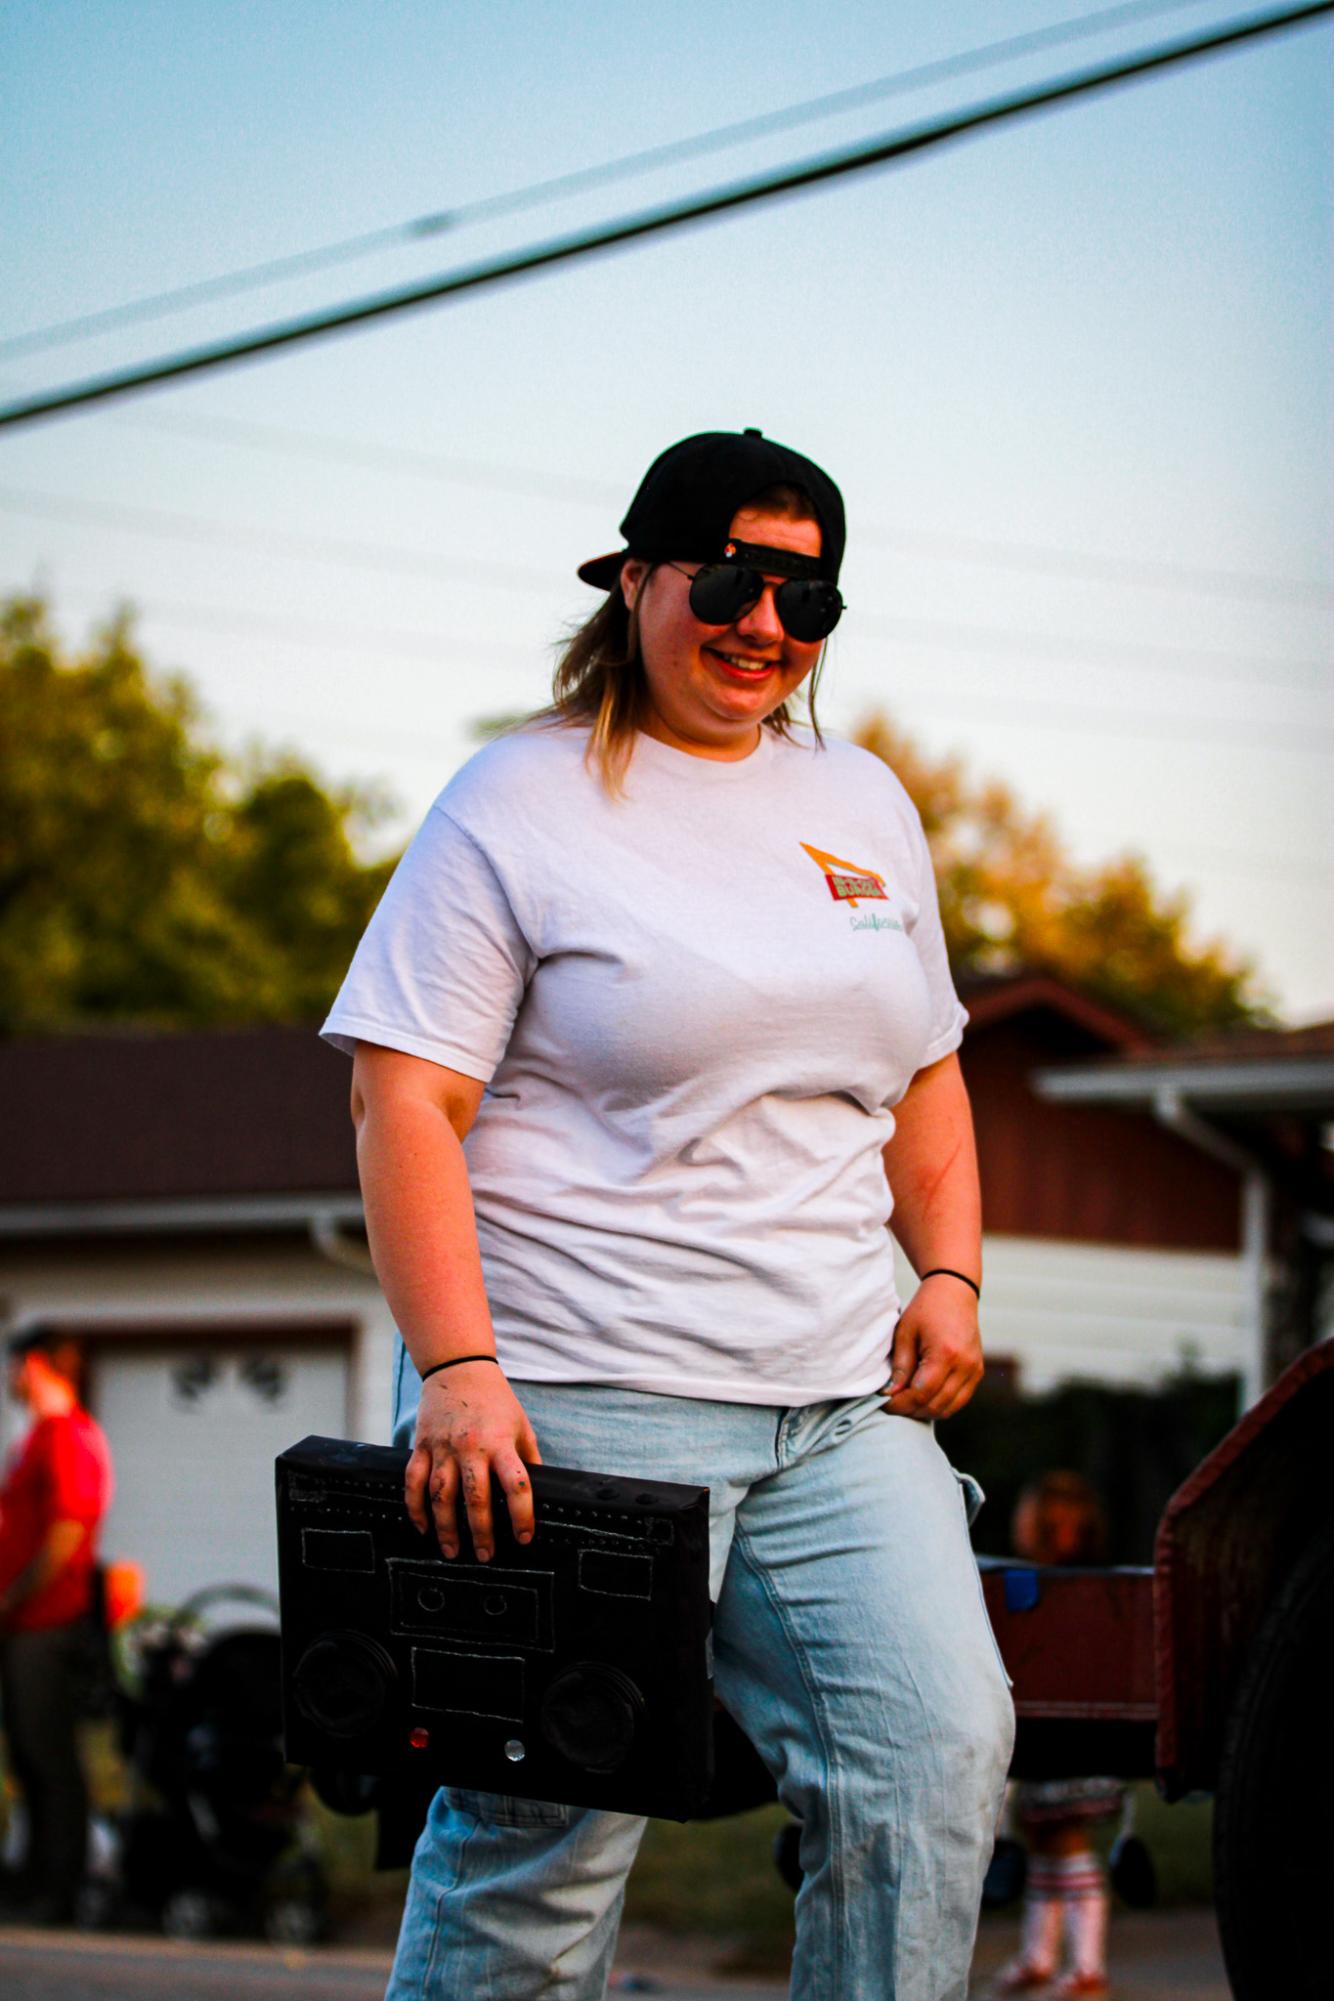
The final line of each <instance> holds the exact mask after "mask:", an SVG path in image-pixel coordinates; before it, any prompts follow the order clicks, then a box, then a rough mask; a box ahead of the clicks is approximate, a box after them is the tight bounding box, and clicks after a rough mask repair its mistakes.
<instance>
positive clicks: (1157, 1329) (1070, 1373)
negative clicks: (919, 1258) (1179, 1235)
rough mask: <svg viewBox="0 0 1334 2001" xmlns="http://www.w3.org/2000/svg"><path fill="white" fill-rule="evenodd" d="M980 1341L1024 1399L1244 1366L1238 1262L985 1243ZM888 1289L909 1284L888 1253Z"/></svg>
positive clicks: (1034, 1241) (1028, 1240) (998, 1240)
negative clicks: (1065, 1388) (1011, 1375)
mask: <svg viewBox="0 0 1334 2001" xmlns="http://www.w3.org/2000/svg"><path fill="white" fill-rule="evenodd" d="M983 1263H984V1276H985V1283H984V1287H983V1302H982V1336H983V1341H984V1343H985V1346H986V1348H987V1350H988V1352H989V1353H991V1354H993V1355H996V1356H1012V1357H1013V1358H1014V1359H1015V1360H1016V1361H1017V1362H1018V1364H1019V1386H1020V1388H1021V1389H1022V1390H1023V1391H1025V1392H1027V1393H1030V1394H1040V1393H1041V1392H1042V1391H1044V1390H1049V1389H1053V1388H1054V1387H1055V1386H1056V1385H1057V1384H1058V1383H1062V1382H1068V1381H1070V1380H1072V1379H1079V1380H1082V1381H1085V1382H1100V1383H1119V1384H1123V1385H1126V1386H1131V1385H1137V1386H1140V1387H1143V1388H1151V1387H1152V1386H1154V1385H1155V1384H1156V1383H1159V1382H1161V1381H1162V1380H1163V1378H1164V1377H1165V1376H1171V1375H1175V1374H1177V1373H1179V1372H1180V1370H1181V1369H1182V1368H1183V1366H1187V1365H1189V1366H1191V1367H1193V1368H1195V1369H1197V1370H1199V1371H1200V1373H1201V1374H1204V1375H1209V1376H1216V1375H1226V1374H1228V1373H1229V1372H1231V1371H1233V1370H1241V1369H1242V1367H1243V1365H1244V1360H1245V1346H1246V1343H1245V1316H1246V1295H1245V1289H1244V1272H1243V1266H1242V1262H1241V1259H1240V1258H1239V1257H1236V1256H1229V1255H1215V1254H1213V1253H1205V1252H1194V1251H1153V1250H1133V1249H1125V1248H1122V1247H1120V1246H1117V1245H1110V1244H1070V1243H1060V1242H1055V1241H1053V1240H1051V1239H1048V1238H1040V1237H1003V1236H988V1237H987V1238H986V1239H985V1243H984V1249H983ZM896 1264H897V1267H898V1274H899V1289H900V1293H901V1295H902V1296H903V1297H904V1298H907V1297H909V1296H910V1294H911V1292H912V1289H913V1286H914V1284H915V1281H914V1279H913V1276H912V1271H911V1269H910V1267H909V1266H908V1265H907V1263H906V1262H905V1261H904V1259H903V1257H902V1253H899V1254H898V1257H897V1258H896Z"/></svg>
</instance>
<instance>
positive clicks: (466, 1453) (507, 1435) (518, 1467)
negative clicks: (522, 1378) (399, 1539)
mask: <svg viewBox="0 0 1334 2001" xmlns="http://www.w3.org/2000/svg"><path fill="white" fill-rule="evenodd" d="M541 1461H542V1454H541V1453H540V1452H539V1451H538V1449H537V1435H536V1433H535V1432H534V1430H533V1427H532V1425H531V1424H530V1423H529V1422H528V1417H527V1414H526V1412H525V1411H524V1408H523V1405H522V1404H521V1403H520V1402H519V1399H518V1398H517V1397H516V1396H515V1394H514V1392H513V1390H512V1389H511V1388H510V1386H509V1383H508V1382H507V1381H506V1379H505V1377H504V1376H503V1375H502V1373H501V1371H500V1369H499V1368H498V1367H497V1365H496V1364H495V1363H494V1362H461V1363H460V1364H459V1365H458V1366H457V1367H456V1368H452V1369H442V1370H441V1371H440V1373H439V1375H435V1376H431V1377H430V1378H429V1379H428V1380H427V1381H426V1382H424V1383H423V1384H422V1393H421V1403H420V1405H419V1406H418V1410H417V1435H416V1441H415V1443H414V1445H413V1448H412V1456H411V1457H410V1458H409V1460H408V1470H407V1477H406V1479H405V1482H404V1490H403V1497H404V1499H405V1501H406V1502H407V1508H408V1514H409V1515H410V1516H411V1518H412V1521H413V1524H414V1525H415V1527H417V1528H418V1529H420V1530H421V1532H422V1534H423V1535H425V1534H426V1532H427V1530H428V1529H429V1528H430V1527H431V1525H432V1522H434V1525H435V1533H436V1537H437V1539H438V1541H439V1544H440V1548H441V1551H442V1553H443V1554H444V1555H445V1556H457V1555H458V1553H459V1517H458V1509H459V1500H460V1497H462V1501H463V1506H464V1508H465V1510H466V1512H467V1517H468V1527H469V1529H470V1530H471V1532H472V1542H473V1548H474V1550H475V1551H476V1553H477V1560H478V1562H479V1563H489V1562H490V1560H491V1558H492V1556H493V1555H494V1553H495V1526H494V1523H493V1521H492V1513H491V1476H492V1474H493V1473H494V1475H495V1477H496V1479H497V1480H498V1481H499V1482H500V1485H501V1487H502V1489H503V1490H504V1494H505V1498H506V1501H507V1503H508V1506H509V1514H510V1521H511V1523H512V1525H513V1528H514V1534H515V1538H516V1540H517V1541H519V1542H521V1543H524V1542H531V1541H532V1539H533V1531H534V1528H535V1521H534V1516H533V1486H532V1482H531V1480H530V1479H529V1477H528V1468H529V1467H530V1466H538V1465H540V1464H541Z"/></svg>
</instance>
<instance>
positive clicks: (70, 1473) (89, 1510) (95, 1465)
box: [46, 1422, 108, 1527]
mask: <svg viewBox="0 0 1334 2001" xmlns="http://www.w3.org/2000/svg"><path fill="white" fill-rule="evenodd" d="M46 1473H47V1478H48V1480H49V1482H50V1491H49V1494H48V1499H47V1506H48V1510H49V1513H50V1517H51V1519H52V1520H53V1521H74V1522H83V1523H85V1524H86V1525H88V1526H90V1527H91V1526H92V1525H93V1524H94V1523H96V1522H97V1521H99V1520H100V1518H101V1516H102V1514H103V1512H104V1510H105V1508H106V1504H107V1488H108V1465H107V1455H106V1449H105V1447H104V1446H103V1445H102V1443H101V1440H100V1438H99V1437H98V1435H97V1434H96V1433H93V1432H91V1431H90V1430H88V1429H85V1428H84V1427H83V1426H81V1425H79V1424H77V1423H69V1422H66V1423H63V1424H60V1425H53V1426H52V1428H51V1432H50V1435H49V1438H48V1442H47V1464H46Z"/></svg>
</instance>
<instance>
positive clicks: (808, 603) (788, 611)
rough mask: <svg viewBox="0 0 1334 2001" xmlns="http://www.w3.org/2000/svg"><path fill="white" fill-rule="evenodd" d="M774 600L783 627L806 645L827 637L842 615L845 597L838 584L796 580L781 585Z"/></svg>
mask: <svg viewBox="0 0 1334 2001" xmlns="http://www.w3.org/2000/svg"><path fill="white" fill-rule="evenodd" d="M774 603H775V605H776V606H777V608H778V616H779V617H780V618H781V619H782V621H783V630H784V631H785V632H787V633H789V634H790V635H791V637H792V638H793V639H799V640H802V641H804V642H805V644H807V645H810V644H811V643H812V642H813V641H814V640H817V639H827V638H828V637H829V634H830V633H831V632H832V631H833V629H834V627H835V626H836V625H837V624H838V621H839V620H840V618H842V616H843V599H842V596H841V595H840V593H839V590H838V587H837V586H836V585H835V584H824V583H820V582H818V581H817V582H814V583H798V582H796V581H795V579H794V580H793V581H791V582H789V583H786V584H780V585H779V587H778V590H777V591H776V593H775V595H774Z"/></svg>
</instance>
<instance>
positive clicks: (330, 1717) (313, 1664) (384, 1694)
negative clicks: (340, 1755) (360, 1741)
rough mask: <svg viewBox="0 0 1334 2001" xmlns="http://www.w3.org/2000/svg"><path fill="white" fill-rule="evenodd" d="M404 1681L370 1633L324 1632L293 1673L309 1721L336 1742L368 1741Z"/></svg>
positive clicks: (294, 1690) (300, 1704)
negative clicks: (349, 1739) (346, 1739)
mask: <svg viewBox="0 0 1334 2001" xmlns="http://www.w3.org/2000/svg"><path fill="white" fill-rule="evenodd" d="M397 1679H398V1670H397V1669H396V1668H395V1666H394V1662H393V1657H392V1656H391V1655H390V1654H389V1653H388V1652H387V1651H386V1650H385V1648H384V1647H382V1646H380V1644H379V1643H378V1641H376V1640H372V1639H370V1638H369V1637H368V1636H367V1635H366V1634H365V1633H321V1634H320V1637H319V1638H318V1639H317V1640H313V1641H312V1642H311V1644H310V1645H309V1646H308V1647H307V1648H306V1651H305V1652H304V1653H303V1654H302V1656H301V1658H300V1660H299V1661H298V1662H297V1664H296V1667H295V1669H294V1671H293V1674H292V1693H293V1695H294V1697H295V1699H296V1704H297V1707H298V1708H299V1709H300V1711H301V1713H302V1715H303V1716H304V1717H305V1718H306V1720H307V1722H309V1723H313V1724H314V1725H315V1727H316V1729H317V1730H324V1731H327V1732H328V1734H329V1735H330V1736H331V1737H368V1736H369V1735H370V1734H371V1732H372V1731H373V1730H375V1729H376V1728H377V1727H378V1725H379V1723H380V1721H381V1719H382V1718H383V1716H384V1713H385V1709H386V1706H387V1704H388V1701H389V1698H390V1696H391V1694H392V1693H393V1690H394V1684H395V1682H396V1681H397Z"/></svg>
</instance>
